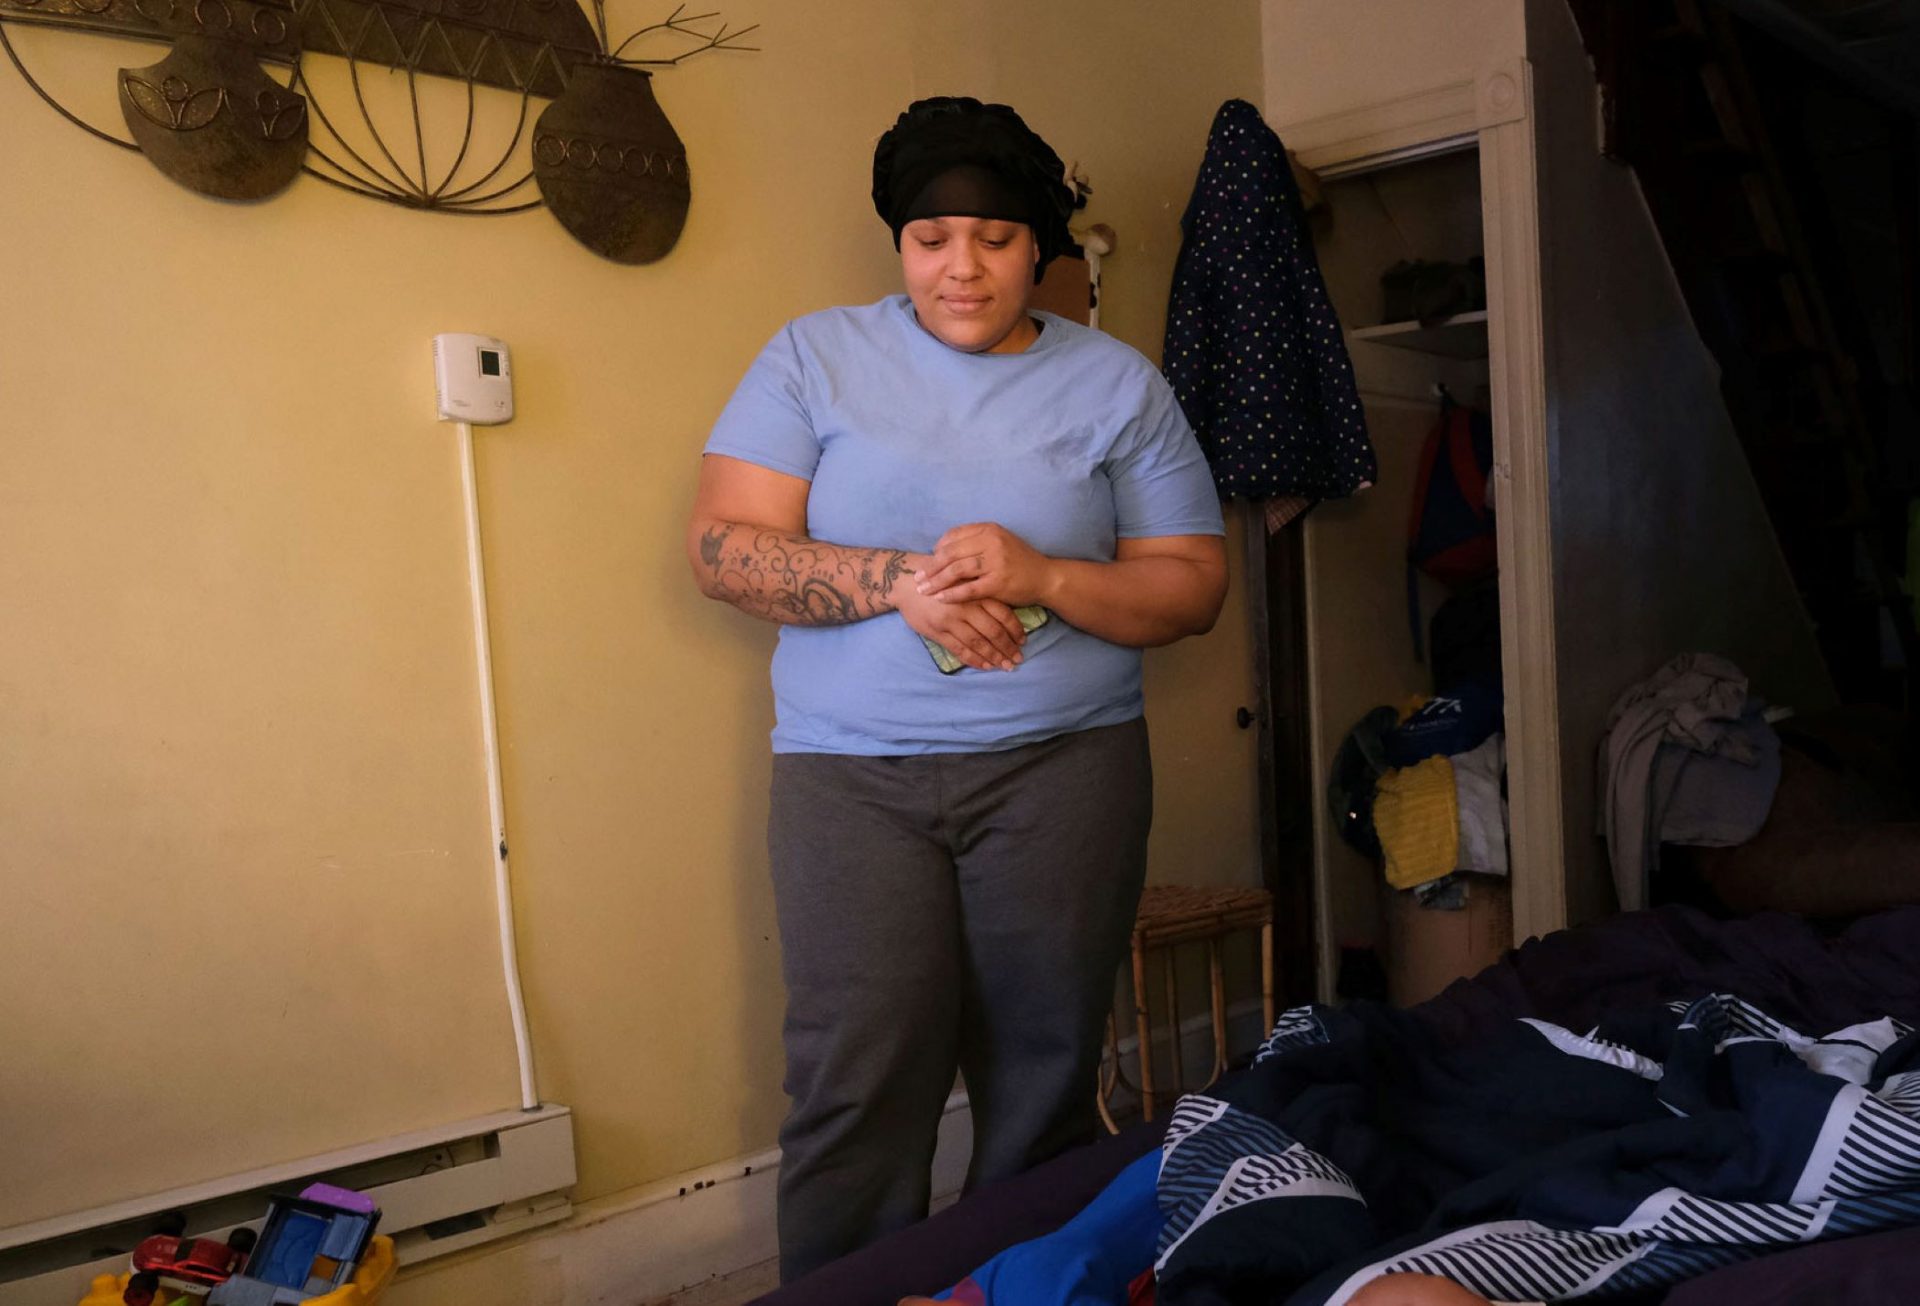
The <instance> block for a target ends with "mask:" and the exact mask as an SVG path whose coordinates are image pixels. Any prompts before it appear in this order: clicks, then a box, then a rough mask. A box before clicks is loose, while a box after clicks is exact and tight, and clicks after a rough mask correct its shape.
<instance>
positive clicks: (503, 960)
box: [456, 422, 540, 1111]
mask: <svg viewBox="0 0 1920 1306" xmlns="http://www.w3.org/2000/svg"><path fill="white" fill-rule="evenodd" d="M456 425H457V426H458V427H459V428H460V487H461V489H462V491H463V492H464V493H465V496H466V501H467V585H468V588H469V590H470V591H471V594H472V598H473V649H474V655H475V659H476V661H477V662H478V663H479V672H480V734H481V746H482V747H483V748H484V749H485V750H486V755H487V832H488V835H489V839H488V842H489V843H490V844H491V845H492V847H493V891H494V898H495V907H496V911H497V915H498V916H499V920H500V968H501V970H502V971H503V972H504V973H505V975H506V981H507V1010H508V1012H509V1013H510V1014H511V1015H512V1017H513V1045H514V1049H515V1051H516V1052H517V1053H518V1054H519V1058H520V1108H521V1110H523V1111H531V1110H533V1109H534V1108H535V1107H537V1106H539V1105H540V1094H539V1093H538V1092H537V1091H536V1090H535V1088H534V1086H533V1040H532V1039H531V1037H529V1035H528V1033H527V1004H526V1000H525V999H524V998H522V997H521V996H520V961H519V957H518V955H517V952H516V950H515V948H514V942H513V889H512V883H511V881H510V880H509V879H508V878H507V818H506V800H505V799H504V798H503V797H502V796H501V792H500V730H499V724H498V722H497V720H496V719H495V716H494V709H493V645H492V642H491V641H490V640H489V639H488V637H487V578H486V572H485V570H484V568H483V567H482V566H481V562H480V496H479V494H478V492H477V491H476V490H475V487H474V476H473V427H472V426H471V425H469V424H468V423H466V422H459V423H456Z"/></svg>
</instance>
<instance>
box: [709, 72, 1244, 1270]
mask: <svg viewBox="0 0 1920 1306" xmlns="http://www.w3.org/2000/svg"><path fill="white" fill-rule="evenodd" d="M1063 173H1064V168H1063V167H1062V165H1061V162H1060V159H1059V157H1058V156H1057V155H1056V154H1055V153H1054V152H1053V151H1052V150H1051V149H1049V148H1048V147H1047V145H1046V143H1045V142H1044V141H1042V140H1041V139H1040V138H1039V137H1038V136H1036V135H1034V134H1033V133H1032V132H1031V131H1029V130H1028V129H1027V127H1026V124H1025V123H1023V122H1022V121H1021V120H1020V118H1019V116H1018V115H1017V114H1015V113H1014V112H1013V110H1011V109H1009V108H1007V107H1005V106H1004V105H983V104H981V103H980V102H979V101H977V100H971V99H955V98H944V97H943V98H939V99H932V100H922V101H919V102H917V103H915V104H914V105H912V106H911V107H910V108H909V109H908V110H907V111H906V112H905V113H904V114H902V115H901V116H900V118H899V120H898V122H896V123H895V125H894V127H893V129H892V130H891V131H889V132H888V133H887V134H886V135H885V136H884V137H882V138H881V141H880V143H879V147H878V149H877V150H876V151H875V155H874V188H873V198H874V203H875V207H876V208H877V209H878V210H879V212H880V215H881V217H882V218H884V219H885V220H886V221H887V224H888V226H889V227H890V228H891V229H892V231H893V237H894V244H895V247H896V248H897V249H898V250H899V251H900V267H901V274H902V278H903V280H904V281H905V287H906V293H905V294H903V295H895V296H891V297H889V298H887V299H883V300H881V301H880V302H879V303H876V304H870V305H867V306H865V307H860V308H841V309H831V310H828V311H826V312H821V313H815V314H812V315H809V316H807V317H803V318H800V319H798V320H796V321H794V322H792V323H789V324H788V325H787V326H786V327H785V328H783V329H782V330H781V331H780V332H779V334H777V335H776V336H775V337H774V338H773V340H772V342H771V343H769V344H768V345H767V347H766V349H765V350H764V351H763V352H762V353H761V355H760V357H759V358H758V359H757V360H756V361H755V362H754V364H753V366H752V367H751V368H750V369H749V370H748V372H747V375H746V377H745V379H744V380H743V381H742V382H741V383H740V387H739V389H738V390H737V391H736V393H735V394H734V396H733V398H732V400H731V401H730V402H729V403H728V405H727V408H726V410H725V411H724V412H723V413H722V414H721V416H720V420H719V422H718V423H717V424H716V426H715V427H714V430H713V434H712V437H711V438H710V439H709V440H708V442H707V446H706V456H705V458H704V459H703V462H702V468H701V476H700V489H699V496H698V499H697V502H696V503H695V506H694V511H693V518H692V522H691V524H690V528H689V531H688V554H689V559H690V561H691V562H692V565H693V570H694V574H695V576H696V577H697V578H698V580H699V582H700V585H701V588H702V589H703V590H704V591H705V592H706V593H707V594H708V595H710V596H712V597H714V598H716V599H720V600H722V601H724V602H727V603H730V604H732V605H733V606H735V607H737V608H739V609H740V610H742V611H743V612H746V613H748V614H750V615H752V616H755V617H760V618H762V619H765V620H768V621H774V622H778V623H780V624H781V625H782V627H783V629H782V630H781V633H780V642H779V647H778V651H777V652H776V653H775V654H774V661H773V685H774V699H775V706H776V709H777V720H778V724H777V725H776V726H775V728H774V732H773V748H774V754H775V756H774V767H773V793H772V803H771V812H770V817H769V822H768V846H769V850H770V853H771V859H772V871H773V883H774V894H775V901H776V905H777V908H778V913H779V920H780V940H781V948H782V966H783V974H784V977H785V980H786V987H787V1015H786V1025H785V1032H784V1042H785V1049H786V1056H787V1077H786V1089H787V1092H788V1094H789V1095H790V1096H791V1098H792V1099H793V1106H792V1110H791V1112H790V1114H789V1115H788V1118H787V1120H786V1123H785V1125H784V1126H783V1127H782V1129H781V1136H780V1142H781V1149H782V1156H783V1159H782V1163H781V1173H780V1187H779V1193H780V1196H779V1226H780V1256H781V1277H782V1278H783V1279H792V1278H795V1277H797V1276H799V1275H801V1274H804V1273H806V1272H807V1271H809V1270H811V1269H813V1268H814V1267H816V1266H818V1265H821V1264H823V1263H825V1262H827V1261H829V1260H832V1259H834V1258H835V1257H838V1256H840V1255H842V1254H844V1253H846V1252H848V1251H851V1250H853V1249H854V1248H856V1247H859V1246H861V1245H862V1244H864V1243H866V1242H868V1241H870V1240H871V1239H873V1238H875V1237H878V1236H879V1235H881V1234H883V1233H886V1232H888V1231H889V1230H892V1229H894V1228H898V1227H900V1226H902V1225H905V1224H909V1223H912V1222H913V1221H915V1220H918V1219H920V1218H922V1217H923V1216H924V1215H925V1214H926V1206H927V1197H928V1186H929V1174H928V1168H929V1165H930V1163H931V1161H932V1158H933V1150H934V1140H935V1131H936V1128H937V1126H938V1123H939V1119H940V1115H941V1112H942V1108H943V1105H944V1103H945V1100H946V1097H947V1095H948V1093H949V1092H950V1091H951V1089H952V1087H953V1081H954V1073H955V1070H956V1068H957V1069H958V1070H959V1071H960V1072H961V1073H962V1074H963V1075H964V1076H965V1079H966V1085H967V1092H968V1098H969V1101H970V1104H971V1107H972V1111H973V1120H974V1154H973V1161H972V1166H971V1169H970V1171H969V1175H968V1183H969V1185H972V1184H977V1183H980V1182H984V1181H989V1180H993V1179H997V1178H1001V1177H1004V1176H1006V1175H1010V1174H1014V1173H1016V1172H1018V1171H1020V1170H1022V1169H1025V1168H1026V1167H1028V1166H1030V1165H1032V1164H1034V1163H1036V1162H1038V1161H1040V1160H1043V1159H1045V1158H1046V1157H1047V1156H1049V1155H1051V1154H1052V1153H1054V1152H1057V1151H1059V1150H1061V1149H1062V1148H1065V1147H1068V1146H1071V1145H1073V1144H1075V1143H1078V1142H1080V1141H1083V1140H1084V1139H1086V1138H1088V1137H1089V1136H1091V1134H1092V1132H1093V1129H1094V1120H1093V1114H1092V1109H1093V1081H1094V1068H1095V1066H1096V1064H1097V1059H1098V1055H1099V1045H1100V1035H1101V1030H1102V1026H1103V1023H1104V1012H1105V1011H1106V1009H1107V1006H1108V1004H1109V1002H1110V1001H1111V997H1112V989H1113V976H1114V970H1115V967H1116V966H1117V965H1118V963H1119V959H1120V957H1121V954H1122V952H1123V950H1124V947H1125V942H1126V938H1127V935H1128V931H1129V929H1130V927H1131V924H1132V919H1133V913H1134V909H1135V907H1136V906H1137V903H1138V899H1139V893H1140V886H1141V882H1142V879H1143V877H1144V874H1145V860H1146V837H1147V827H1148V823H1149V820H1150V814H1151V813H1150V809H1151V803H1152V784H1151V775H1150V772H1149V765H1148V758H1147V739H1146V731H1145V726H1144V724H1143V723H1142V720H1141V711H1142V702H1141V692H1140V652H1139V650H1140V649H1141V648H1144V647H1148V646H1152V645H1158V644H1167V643H1171V642H1172V641H1174V640H1177V639H1180V638H1182V637H1183V636H1186V635H1191V634H1198V633H1201V632H1204V631H1206V630H1208V629H1209V628H1211V626H1212V625H1213V622H1214V619H1215V617H1216V616H1217V615H1218V613H1219V610H1220V604H1221V601H1222V598H1223V596H1224V593H1225V590H1226V557H1225V550H1224V547H1223V545H1222V541H1221V539H1220V536H1221V533H1222V527H1221V517H1220V508H1219V502H1218V499H1217V497H1216V495H1215V492H1214V489H1213V484H1212V481H1211V479H1210V478H1209V476H1208V473H1207V469H1206V465H1205V463H1204V461H1203V459H1202V457H1201V454H1200V450H1199V447H1198V445H1197V444H1196V442H1195V440H1194V438H1193V434H1192V432H1191V431H1190V430H1189V428H1188V427H1187V424H1186V422H1185V420H1184V419H1183V418H1182V416H1181V414H1180V409H1179V407H1178V405H1177V403H1176V401H1175V400H1174V398H1173V395H1172V392H1171V391H1170V390H1169V389H1168V387H1167V386H1166V384H1165V382H1164V381H1162V380H1161V378H1160V376H1159V374H1158V373H1157V372H1155V371H1154V369H1153V367H1152V366H1151V365H1150V364H1149V363H1148V362H1147V361H1146V360H1145V359H1144V358H1142V357H1141V356H1140V355H1139V354H1137V353H1135V352H1134V351H1133V350H1131V349H1129V348H1127V347H1126V346H1124V345H1121V344H1119V343H1118V342H1116V341H1114V340H1112V339H1110V338H1109V337H1107V336H1104V335H1101V334H1100V333H1098V332H1095V331H1090V330H1088V329H1087V328H1085V327H1082V326H1079V325H1077V324H1074V323H1071V322H1067V321H1065V320H1064V319H1061V318H1058V317H1055V316H1052V315H1049V314H1044V313H1035V312H1032V311H1030V310H1029V308H1028V298H1029V296H1030V295H1031V293H1032V289H1033V286H1034V284H1035V282H1037V281H1038V280H1039V278H1040V276H1041V273H1042V271H1043V270H1044V269H1045V267H1046V264H1047V261H1048V260H1049V259H1051V258H1052V257H1053V256H1054V255H1056V254H1057V253H1059V252H1060V251H1061V250H1062V249H1063V248H1065V247H1066V246H1067V245H1068V244H1069V243H1070V238H1069V237H1068V234H1067V229H1066V219H1067V214H1068V213H1069V212H1070V211H1071V208H1072V199H1073V197H1072V193H1071V192H1070V191H1069V190H1068V189H1067V187H1066V186H1065V185H1064V184H1063V182H1062V180H1061V179H1062V175H1063ZM1036 609H1044V610H1045V613H1046V614H1050V617H1048V619H1046V620H1045V621H1044V624H1041V625H1039V626H1037V627H1036V628H1034V629H1032V630H1031V631H1029V630H1028V625H1030V624H1031V619H1032V618H1034V617H1036V616H1039V615H1041V614H1040V613H1038V612H1036V611H1034V610H1036ZM1016 610H1027V615H1028V617H1029V621H1028V622H1024V623H1023V621H1022V620H1021V617H1020V614H1019V613H1017V612H1016ZM934 646H938V649H939V650H944V651H945V653H947V654H950V655H951V657H952V658H953V659H956V660H957V661H958V663H959V664H961V665H960V667H959V668H958V669H957V671H956V673H955V674H952V675H947V674H943V673H942V671H941V669H940V668H939V667H938V666H937V665H936V661H935V656H934V653H935V649H934Z"/></svg>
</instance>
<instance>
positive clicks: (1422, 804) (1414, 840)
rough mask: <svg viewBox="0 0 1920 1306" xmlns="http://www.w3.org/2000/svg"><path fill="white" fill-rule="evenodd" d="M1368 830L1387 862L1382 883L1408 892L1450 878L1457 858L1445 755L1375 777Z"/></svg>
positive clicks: (1454, 805)
mask: <svg viewBox="0 0 1920 1306" xmlns="http://www.w3.org/2000/svg"><path fill="white" fill-rule="evenodd" d="M1373 831H1374V833H1375V834H1376V835H1378V836H1379V838H1380V850H1381V851H1382V852H1383V853H1385V854H1386V858H1387V883H1388V884H1391V885H1392V886H1393V887H1394V888H1396V889H1411V888H1413V887H1414V886H1415V885H1417V884H1425V883H1426V882H1427V881H1428V880H1437V879H1439V878H1440V877H1441V876H1443V875H1448V874H1451V873H1452V871H1453V870H1454V868H1455V867H1456V866H1457V865H1458V864H1459V858H1460V809H1459V803H1458V801H1457V800H1456V799H1455V797H1454V788H1453V763H1452V762H1451V761H1449V760H1448V759H1446V758H1444V757H1429V758H1428V759H1427V760H1426V761H1424V762H1421V763H1418V764H1417V765H1414V766H1409V767H1406V768H1404V769H1402V770H1399V771H1389V772H1387V773H1386V774H1385V775H1383V776H1381V777H1380V782H1379V787H1378V789H1377V790H1376V791H1375V793H1374V797H1373Z"/></svg>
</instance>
